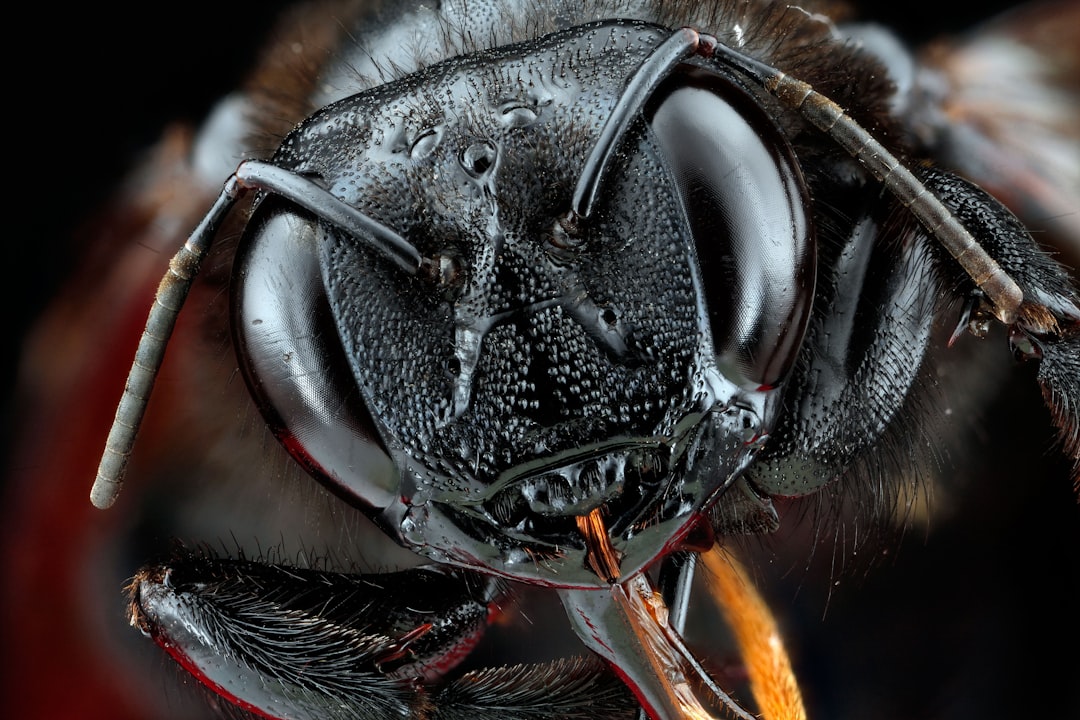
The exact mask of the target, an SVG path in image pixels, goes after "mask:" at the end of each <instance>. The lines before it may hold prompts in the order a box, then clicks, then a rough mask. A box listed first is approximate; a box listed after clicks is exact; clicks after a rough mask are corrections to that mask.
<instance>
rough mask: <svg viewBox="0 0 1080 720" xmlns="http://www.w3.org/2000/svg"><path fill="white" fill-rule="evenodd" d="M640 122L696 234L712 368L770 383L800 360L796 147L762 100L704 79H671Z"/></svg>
mask: <svg viewBox="0 0 1080 720" xmlns="http://www.w3.org/2000/svg"><path fill="white" fill-rule="evenodd" d="M646 117H647V119H648V121H649V124H650V127H651V128H652V131H653V133H654V135H655V137H656V138H657V140H658V141H659V144H660V147H661V149H662V151H663V152H664V154H665V157H666V160H667V163H668V167H669V169H670V171H671V174H672V178H673V180H674V182H675V184H676V188H677V190H678V193H679V195H680V198H681V200H682V204H683V208H684V210H685V212H686V215H687V222H688V223H689V225H690V228H691V231H692V233H693V236H694V242H695V246H696V251H697V255H698V261H699V263H700V266H701V276H702V281H703V284H704V288H703V292H704V296H705V298H706V303H707V306H708V311H709V322H710V326H711V328H712V333H713V342H714V344H715V349H716V355H717V361H718V364H719V367H720V369H721V371H722V372H723V373H724V374H725V375H726V376H727V377H728V378H729V379H730V380H732V381H733V382H735V383H736V384H738V385H740V386H742V387H745V388H748V389H767V388H771V387H775V386H776V385H778V384H779V383H781V382H782V381H783V379H784V377H785V376H786V375H787V374H788V372H789V371H790V369H791V367H792V364H793V363H794V361H795V358H796V356H797V355H798V352H799V347H800V345H801V343H802V338H803V335H804V333H805V330H806V325H807V322H808V320H809V316H810V308H811V305H812V300H813V294H814V280H815V259H816V246H815V244H814V236H813V227H812V224H811V220H810V217H809V214H808V209H807V208H808V207H809V198H808V196H807V191H806V184H805V182H804V180H803V177H802V173H801V171H800V169H799V164H798V161H797V160H796V158H795V154H794V151H793V150H792V149H791V146H790V145H789V144H788V142H787V141H786V140H785V138H784V137H783V136H782V135H781V133H780V130H779V129H778V128H777V127H776V124H775V123H774V122H773V121H772V120H771V119H770V118H769V117H768V116H767V115H766V114H765V112H764V111H763V110H762V108H761V106H760V103H758V102H757V101H756V100H755V99H754V98H751V97H750V96H749V95H748V94H747V93H746V91H744V90H742V89H741V88H739V87H737V86H735V85H734V84H732V83H731V82H730V81H728V80H726V79H724V78H722V77H720V76H718V75H715V74H712V73H706V72H702V71H696V70H688V71H680V72H676V73H674V74H673V75H672V77H671V78H669V79H668V80H667V81H665V82H664V83H662V84H661V85H660V86H659V87H658V88H657V91H656V93H655V94H654V96H653V97H652V99H651V100H650V102H649V105H648V106H647V107H646Z"/></svg>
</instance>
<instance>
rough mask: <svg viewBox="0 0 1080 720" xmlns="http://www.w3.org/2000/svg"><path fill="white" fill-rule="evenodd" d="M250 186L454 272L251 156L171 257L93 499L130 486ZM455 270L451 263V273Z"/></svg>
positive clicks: (414, 260) (406, 261)
mask: <svg viewBox="0 0 1080 720" xmlns="http://www.w3.org/2000/svg"><path fill="white" fill-rule="evenodd" d="M250 190H260V191H264V192H269V193H273V194H275V195H280V196H282V197H284V198H286V199H287V200H289V201H291V202H293V203H295V204H296V205H297V206H299V207H301V208H303V209H304V210H308V211H310V212H312V213H314V214H315V215H316V216H317V217H318V218H319V219H320V220H322V221H325V222H326V223H328V224H330V225H333V226H335V227H337V228H338V229H340V230H343V231H344V232H346V233H348V234H349V235H351V236H353V237H355V238H357V239H359V240H362V241H364V242H366V243H367V244H368V245H370V246H371V247H372V248H373V249H375V250H377V251H378V252H380V253H382V254H383V255H384V256H386V257H387V258H388V259H390V260H391V261H393V262H394V263H396V264H397V265H399V266H400V267H401V268H402V269H403V270H405V271H406V272H408V273H409V274H412V275H415V274H418V273H419V274H423V275H424V276H425V277H428V278H429V279H431V280H433V281H436V282H439V281H441V280H443V279H444V278H446V277H447V276H448V275H449V274H452V273H453V268H452V265H453V263H452V262H451V261H449V260H448V259H447V258H441V257H438V258H433V259H427V258H423V257H421V255H420V252H419V251H418V250H417V249H416V248H415V247H414V246H413V245H411V244H409V242H408V241H407V240H405V239H404V238H403V237H401V236H400V235H398V234H397V233H395V232H394V231H393V230H390V229H389V228H387V227H386V226H384V225H382V224H380V223H378V222H376V221H375V220H373V219H372V218H370V217H368V216H367V215H364V214H363V213H361V212H360V211H359V210H357V209H356V208H354V207H352V206H351V205H349V204H347V203H345V202H343V201H342V200H339V199H338V198H337V197H335V196H334V195H332V194H330V193H329V192H328V191H326V190H324V189H323V188H322V187H320V186H318V185H316V184H315V183H314V182H312V181H311V180H308V179H307V178H304V177H301V176H300V175H297V174H295V173H293V172H290V171H288V170H285V169H283V168H279V167H278V166H276V165H272V164H270V163H265V162H259V161H257V160H248V161H245V162H243V163H241V164H240V166H239V167H237V169H236V172H235V173H233V174H232V175H231V176H230V177H229V179H228V180H226V181H225V186H224V187H223V188H222V190H221V194H220V195H218V198H217V200H215V201H214V204H213V206H211V208H210V210H209V212H207V214H206V216H205V217H204V218H203V219H202V221H201V222H200V223H199V224H198V226H197V227H196V228H195V230H194V231H193V232H192V233H191V236H190V237H189V238H188V239H187V241H186V242H185V243H184V246H183V247H182V248H180V251H179V252H178V253H177V254H176V256H175V257H173V259H172V260H171V261H169V270H168V272H167V273H166V274H165V277H163V278H162V279H161V283H160V284H159V285H158V290H157V294H156V295H155V296H154V304H153V305H152V306H151V308H150V315H149V317H148V318H147V320H146V329H145V330H143V334H142V338H141V339H140V340H139V346H138V348H137V349H136V350H135V360H134V362H133V363H132V365H131V371H130V372H129V373H128V379H127V384H126V385H125V387H124V394H123V395H122V396H121V397H120V404H119V406H118V407H117V409H116V418H115V419H114V420H113V424H112V428H111V429H110V430H109V437H108V439H107V440H106V441H105V452H104V454H103V455H102V457H101V464H100V465H99V466H98V472H97V478H96V479H95V480H94V486H93V488H92V489H91V490H90V502H92V503H93V504H94V505H95V506H96V507H99V508H102V509H104V508H107V507H109V506H110V505H112V504H113V503H114V502H116V498H117V496H119V494H120V488H121V486H122V485H123V477H124V470H125V468H126V467H127V463H128V458H129V457H131V450H132V448H133V447H134V445H135V436H136V435H137V434H138V432H139V425H140V424H141V423H142V418H143V415H144V414H145V413H146V405H147V403H148V402H149V400H150V393H151V392H152V391H153V389H154V381H155V380H156V379H157V374H158V370H159V369H160V368H161V362H162V360H163V359H164V357H165V346H166V345H168V342H169V337H170V336H171V335H172V332H173V329H174V328H175V327H176V318H177V316H178V315H179V314H180V308H181V307H183V305H184V301H185V300H186V299H187V295H188V291H189V290H190V289H191V284H192V282H194V280H195V275H196V274H197V273H198V271H199V265H200V263H201V262H202V260H203V258H204V257H206V253H207V252H208V251H209V250H210V244H211V243H212V242H213V239H214V236H215V235H216V234H217V231H218V229H219V228H220V227H221V223H222V222H223V221H224V219H225V217H226V216H227V215H228V214H229V211H230V210H231V209H232V208H233V206H234V205H235V204H236V203H237V201H238V200H239V199H240V198H241V197H243V196H244V195H245V194H246V193H247V192H248V191H250ZM448 267H449V268H450V269H449V270H448Z"/></svg>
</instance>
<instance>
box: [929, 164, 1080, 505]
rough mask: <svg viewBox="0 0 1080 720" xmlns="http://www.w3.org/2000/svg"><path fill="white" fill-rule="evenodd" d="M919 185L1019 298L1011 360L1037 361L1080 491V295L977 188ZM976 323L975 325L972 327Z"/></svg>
mask: <svg viewBox="0 0 1080 720" xmlns="http://www.w3.org/2000/svg"><path fill="white" fill-rule="evenodd" d="M920 176H921V180H922V182H923V183H924V184H925V185H926V186H927V187H928V188H929V189H930V190H931V191H933V192H934V193H936V194H937V195H938V196H939V197H941V198H942V200H943V202H945V204H946V205H948V206H950V208H951V209H952V211H953V212H954V213H955V214H956V216H957V217H958V218H960V220H961V221H962V222H963V223H964V224H965V225H966V226H968V227H969V228H972V229H973V230H974V231H975V232H976V233H977V234H978V235H979V237H981V238H984V240H982V243H983V247H984V248H985V249H986V251H987V252H988V253H989V254H990V255H992V256H993V257H994V258H995V259H996V261H997V262H998V263H999V264H1000V265H1001V267H1002V268H1004V270H1005V272H1007V273H1009V274H1010V275H1011V276H1012V277H1013V278H1015V279H1016V282H1017V283H1018V284H1019V286H1020V288H1021V289H1022V290H1023V293H1024V298H1025V300H1024V303H1023V304H1022V305H1021V306H1020V308H1019V315H1018V317H1017V319H1016V322H1014V323H1012V324H1011V325H1010V326H1009V340H1010V344H1011V345H1012V347H1013V351H1014V352H1015V353H1016V355H1017V356H1018V357H1020V358H1022V359H1033V360H1036V361H1038V363H1039V370H1038V375H1037V379H1038V382H1039V385H1040V386H1041V387H1042V392H1043V399H1044V401H1045V402H1046V404H1047V406H1048V407H1049V408H1050V410H1051V412H1052V415H1053V420H1054V423H1055V424H1056V425H1057V427H1058V431H1059V436H1060V438H1061V441H1062V443H1063V446H1064V450H1065V452H1066V454H1067V455H1068V456H1069V458H1070V459H1072V461H1073V463H1074V465H1073V472H1074V474H1075V475H1076V478H1075V482H1076V483H1078V485H1077V489H1078V490H1080V292H1078V291H1077V289H1076V287H1075V286H1074V285H1073V284H1072V280H1071V279H1070V277H1069V275H1068V273H1067V272H1066V271H1065V269H1064V268H1063V267H1062V266H1061V265H1059V264H1058V263H1057V262H1055V261H1054V259H1053V258H1052V257H1050V256H1049V255H1048V254H1047V253H1046V252H1044V251H1043V250H1042V249H1041V248H1039V246H1038V245H1036V244H1035V241H1034V240H1033V239H1032V238H1031V235H1030V233H1028V231H1027V229H1026V228H1025V227H1024V225H1023V224H1022V223H1021V222H1020V221H1019V220H1018V219H1017V218H1016V217H1015V216H1014V215H1013V214H1012V213H1011V212H1009V210H1007V209H1006V208H1005V207H1004V206H1003V205H1002V204H1001V203H999V202H998V201H997V200H996V199H994V198H993V197H991V196H990V195H989V194H988V193H986V192H985V191H983V190H982V189H981V188H979V187H977V186H975V185H972V184H971V183H969V182H967V181H966V180H963V179H962V178H960V177H957V176H956V175H953V174H952V173H948V172H945V171H943V170H938V169H935V168H924V169H922V170H920ZM975 322H977V318H976V319H975Z"/></svg>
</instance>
